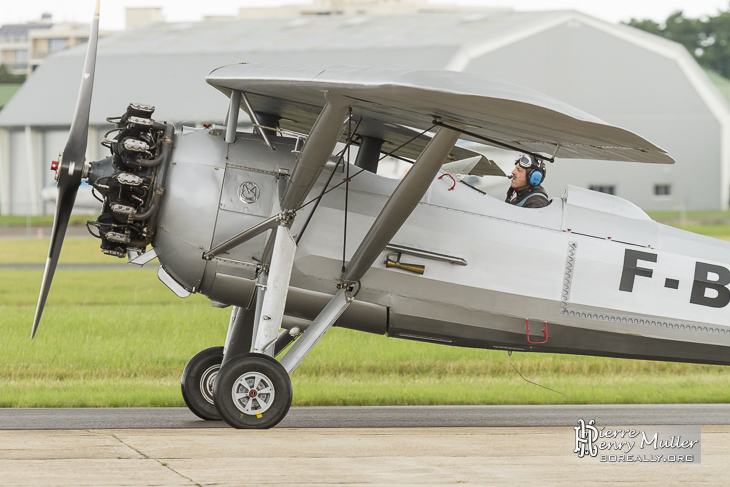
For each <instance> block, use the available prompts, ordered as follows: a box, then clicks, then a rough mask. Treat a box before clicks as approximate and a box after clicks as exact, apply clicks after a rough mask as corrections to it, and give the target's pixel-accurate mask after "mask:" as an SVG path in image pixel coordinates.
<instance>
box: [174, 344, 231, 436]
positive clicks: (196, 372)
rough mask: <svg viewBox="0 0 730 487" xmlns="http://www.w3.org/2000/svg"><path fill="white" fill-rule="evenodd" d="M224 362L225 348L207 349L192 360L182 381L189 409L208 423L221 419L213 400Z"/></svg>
mask: <svg viewBox="0 0 730 487" xmlns="http://www.w3.org/2000/svg"><path fill="white" fill-rule="evenodd" d="M222 361H223V347H210V348H206V349H205V350H203V351H202V352H199V353H198V354H196V355H195V357H193V358H191V359H190V362H188V364H187V365H186V366H185V370H184V371H183V374H182V380H181V381H180V389H181V390H182V396H183V399H184V400H185V404H186V405H187V406H188V409H190V411H192V412H193V414H195V415H196V416H198V417H199V418H202V419H205V420H207V421H217V420H220V419H221V417H220V415H219V414H218V410H216V408H215V404H214V400H213V397H214V395H213V384H214V383H215V379H216V376H217V375H218V372H219V371H220V368H221V362H222Z"/></svg>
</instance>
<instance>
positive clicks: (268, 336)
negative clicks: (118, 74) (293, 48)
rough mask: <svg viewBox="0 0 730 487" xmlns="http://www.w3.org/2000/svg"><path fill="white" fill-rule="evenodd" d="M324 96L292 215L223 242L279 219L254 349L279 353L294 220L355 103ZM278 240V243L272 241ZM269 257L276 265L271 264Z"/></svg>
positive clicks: (263, 277) (292, 193)
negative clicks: (277, 345) (323, 103)
mask: <svg viewBox="0 0 730 487" xmlns="http://www.w3.org/2000/svg"><path fill="white" fill-rule="evenodd" d="M242 96H243V100H244V102H245V103H246V107H247V109H248V110H249V113H250V114H251V115H252V119H253V121H254V123H255V124H257V125H260V124H259V123H258V119H257V118H256V115H255V114H254V112H253V109H252V108H251V105H250V104H249V103H248V101H247V99H246V97H245V95H242ZM324 96H325V99H326V100H327V103H326V104H325V106H324V108H323V109H322V112H321V113H320V114H319V117H318V118H317V120H316V122H315V123H314V125H313V126H312V131H311V132H310V134H309V137H308V138H307V141H306V142H305V144H304V147H303V148H302V151H301V153H300V154H299V157H298V160H297V164H296V165H295V166H294V170H293V171H292V176H291V179H290V180H289V182H288V184H287V186H286V188H285V189H284V192H283V195H282V197H281V205H280V208H281V213H280V215H286V217H287V218H286V219H285V220H284V221H281V220H277V219H275V218H274V217H272V218H270V219H269V220H265V221H264V222H261V224H260V225H259V227H260V228H252V229H249V230H247V231H246V232H244V233H243V234H241V235H239V236H237V237H234V238H233V239H231V240H230V241H229V242H226V243H224V244H222V245H221V246H219V247H221V248H225V247H227V246H229V245H230V246H235V245H237V244H238V243H240V241H242V240H244V239H247V238H250V237H251V235H252V234H253V233H261V231H266V230H269V229H272V223H273V222H278V223H279V225H278V226H277V227H276V230H275V231H274V232H273V235H272V236H271V237H270V238H269V242H268V243H267V248H269V247H271V248H272V250H271V253H270V254H269V252H268V251H265V252H264V254H265V256H266V255H270V258H266V257H265V258H264V265H263V266H262V269H261V272H260V274H259V276H258V278H257V281H256V286H257V289H258V292H257V302H256V316H255V318H254V329H253V337H252V347H251V348H252V351H253V352H257V353H264V354H267V355H271V356H273V354H274V349H275V347H274V343H275V341H276V339H277V336H278V334H279V328H281V321H282V318H283V315H284V306H285V304H286V297H287V293H288V290H289V279H290V278H291V272H292V267H293V265H294V256H295V254H296V250H297V246H296V242H294V239H293V238H292V235H291V231H290V230H289V229H290V227H291V223H292V220H293V219H294V218H295V217H296V213H295V211H296V209H297V208H298V207H299V206H300V205H301V204H302V202H303V201H304V199H305V198H306V197H307V195H308V194H309V192H310V191H311V189H312V187H313V186H314V183H315V182H316V180H317V178H318V177H319V175H320V174H321V173H322V169H323V168H324V166H325V164H327V161H328V160H329V158H330V155H331V154H332V152H333V151H334V148H335V145H336V144H337V140H338V139H339V138H340V135H341V133H342V130H343V127H344V126H343V122H344V120H345V118H346V116H347V112H348V109H349V103H350V101H349V100H348V99H346V98H344V97H341V96H338V95H334V94H332V93H325V94H324ZM262 133H263V130H262ZM272 241H273V245H270V244H271V243H272ZM220 250H221V249H220V248H217V249H213V250H212V251H210V252H208V253H207V256H208V257H211V256H214V255H216V253H218V252H219V251H220ZM268 262H270V263H271V265H267V264H268ZM343 311H344V309H343ZM338 316H339V315H338ZM224 361H225V357H224Z"/></svg>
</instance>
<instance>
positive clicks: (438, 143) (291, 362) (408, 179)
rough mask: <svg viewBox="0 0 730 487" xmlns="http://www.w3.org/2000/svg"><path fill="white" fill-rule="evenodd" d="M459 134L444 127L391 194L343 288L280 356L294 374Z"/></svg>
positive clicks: (418, 198)
mask: <svg viewBox="0 0 730 487" xmlns="http://www.w3.org/2000/svg"><path fill="white" fill-rule="evenodd" d="M459 135H460V133H459V132H457V131H455V130H451V129H448V128H444V127H441V128H440V129H439V130H438V132H436V135H435V136H434V138H433V139H431V142H429V144H428V145H427V146H426V148H425V149H424V150H423V152H422V153H421V155H420V156H418V159H417V160H416V162H415V164H413V167H412V168H411V170H410V171H408V173H407V174H406V175H405V176H404V177H403V180H402V181H401V182H400V184H399V185H398V187H397V188H395V191H393V194H392V195H391V196H390V198H389V199H388V201H387V202H386V203H385V206H384V207H383V209H382V210H381V211H380V214H379V215H378V217H377V218H376V219H375V222H374V223H373V225H372V226H371V227H370V230H369V231H368V233H367V235H365V238H364V239H363V241H362V243H361V244H360V247H359V248H358V249H357V251H355V254H354V255H353V257H352V259H350V263H349V265H348V266H347V268H346V269H345V271H344V272H343V273H342V282H341V283H340V285H339V287H340V290H339V291H338V292H337V294H335V295H334V297H333V298H332V299H331V300H330V302H329V303H327V306H325V308H324V309H323V310H322V312H321V313H320V314H319V315H318V316H317V318H315V320H314V321H313V322H312V324H311V325H309V327H308V328H307V329H306V331H305V332H304V333H303V334H302V336H301V337H299V339H298V340H297V341H296V342H294V345H292V346H291V348H290V349H289V351H288V352H287V353H286V355H284V357H283V358H282V359H281V361H280V362H281V365H283V366H284V368H285V369H286V371H287V372H288V373H289V374H291V373H292V372H293V371H294V369H296V368H297V366H298V365H299V364H300V363H301V362H302V360H303V359H304V357H306V356H307V354H308V353H309V352H310V350H312V348H313V347H314V346H315V345H316V344H317V342H319V340H320V339H321V338H322V337H323V336H324V334H325V333H326V332H327V330H329V328H330V327H331V326H332V325H333V324H334V323H335V321H337V319H338V318H339V317H340V316H341V315H342V313H344V312H345V310H346V309H347V308H348V307H349V306H350V304H351V303H352V301H353V300H354V297H355V296H354V294H357V292H355V293H354V294H353V290H354V288H355V287H356V286H357V287H358V290H359V285H358V281H359V280H360V278H362V277H363V276H364V275H365V273H366V272H367V271H368V269H370V266H372V265H373V263H374V262H375V260H376V259H377V258H378V256H379V255H380V253H381V252H382V251H383V249H385V246H386V245H387V244H388V242H390V240H391V239H392V238H393V237H394V236H395V234H396V233H397V232H398V230H399V229H400V227H401V226H402V225H403V223H405V221H406V220H407V219H408V217H409V216H410V215H411V213H412V212H413V210H414V209H415V208H416V205H418V202H419V201H421V198H423V195H424V194H426V191H427V190H428V187H429V186H430V185H431V183H432V182H433V180H434V178H435V177H436V175H437V174H438V171H439V169H440V168H441V165H442V164H443V162H444V159H446V156H448V155H449V152H450V151H451V149H452V148H453V147H454V145H455V144H456V141H457V140H459Z"/></svg>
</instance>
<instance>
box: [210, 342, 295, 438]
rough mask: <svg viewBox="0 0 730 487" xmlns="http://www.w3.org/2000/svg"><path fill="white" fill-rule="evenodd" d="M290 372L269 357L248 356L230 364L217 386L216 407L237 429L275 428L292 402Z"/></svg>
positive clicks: (224, 419) (235, 359) (243, 355)
mask: <svg viewBox="0 0 730 487" xmlns="http://www.w3.org/2000/svg"><path fill="white" fill-rule="evenodd" d="M292 392H293V390H292V385H291V379H290V378H289V374H288V373H287V372H286V369H284V367H283V366H282V365H281V364H280V363H279V362H277V361H276V360H274V359H273V358H271V357H269V356H268V355H263V354H260V353H244V354H241V355H238V356H237V357H234V358H232V359H231V360H230V361H228V362H226V365H225V366H223V367H222V368H221V370H220V372H219V373H218V378H217V380H216V383H215V407H216V409H217V410H218V413H219V414H220V416H221V419H223V421H225V422H226V423H228V424H229V425H231V426H233V427H234V428H257V429H264V428H271V427H272V426H275V425H277V424H278V423H279V421H281V420H282V419H284V416H286V413H287V412H289V407H290V406H291V401H292Z"/></svg>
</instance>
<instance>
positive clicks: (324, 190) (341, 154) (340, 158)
mask: <svg viewBox="0 0 730 487" xmlns="http://www.w3.org/2000/svg"><path fill="white" fill-rule="evenodd" d="M361 121H362V119H361V120H358V121H357V125H355V129H354V130H353V132H357V128H358V127H359V126H360V122H361ZM350 145H352V137H350V138H349V139H348V140H347V144H345V147H344V148H343V149H342V150H341V151H340V152H339V153H338V154H337V155H336V156H335V157H337V163H335V167H334V169H332V172H331V173H330V177H329V178H328V179H327V182H326V183H325V185H324V186H323V187H322V192H321V193H320V194H319V196H317V197H316V198H313V199H311V200H309V201H308V202H307V203H305V204H303V205H302V206H300V207H299V208H297V211H299V210H301V209H302V208H304V207H305V206H307V205H308V204H309V203H311V202H313V201H315V202H316V203H315V204H314V208H312V211H310V212H309V215H307V221H305V222H304V226H302V229H301V231H300V232H299V235H297V242H296V243H297V245H299V241H300V240H301V239H302V235H304V231H305V230H306V229H307V226H309V222H310V221H311V220H312V217H313V216H314V212H315V211H317V207H318V206H319V203H320V202H321V201H322V198H323V197H324V195H326V194H327V193H329V190H328V189H327V188H328V187H329V185H330V183H331V182H332V177H333V176H334V175H335V173H336V172H337V168H338V167H339V166H340V163H341V162H343V160H344V157H345V151H347V149H348V148H349V147H350ZM336 187H337V186H335V188H336ZM332 189H334V188H332Z"/></svg>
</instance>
